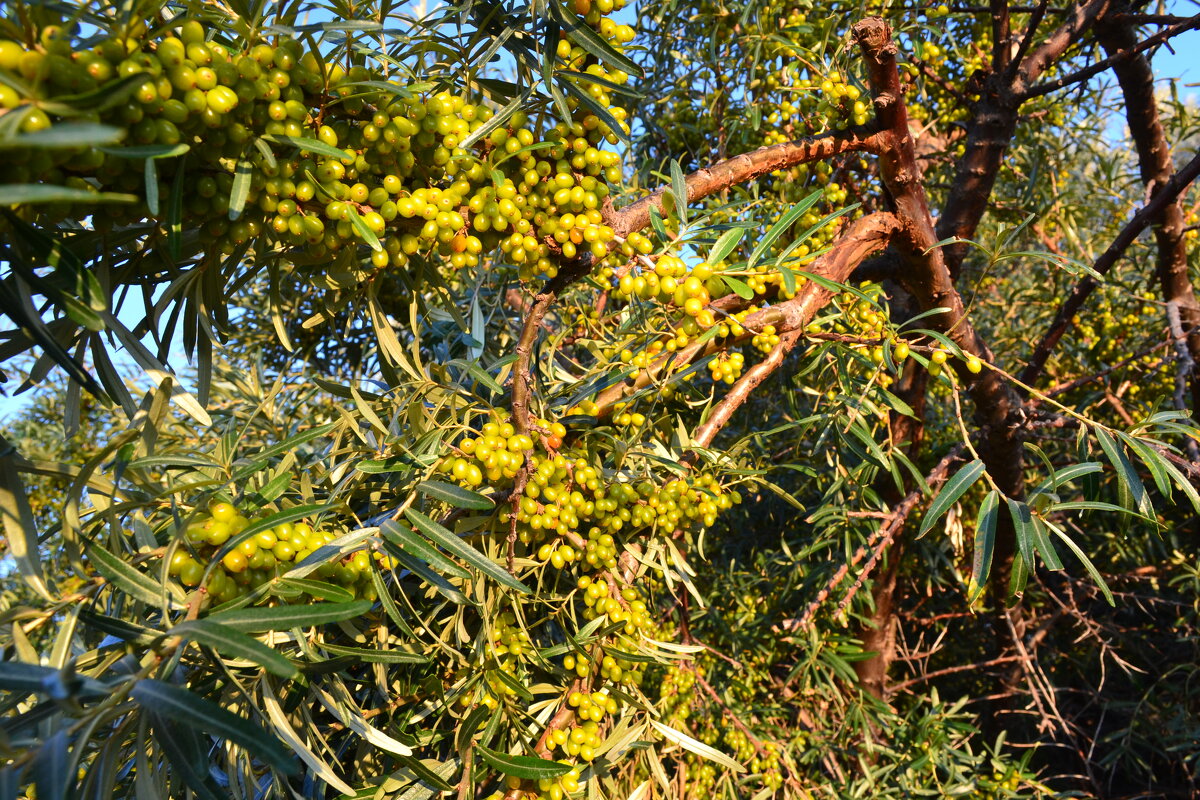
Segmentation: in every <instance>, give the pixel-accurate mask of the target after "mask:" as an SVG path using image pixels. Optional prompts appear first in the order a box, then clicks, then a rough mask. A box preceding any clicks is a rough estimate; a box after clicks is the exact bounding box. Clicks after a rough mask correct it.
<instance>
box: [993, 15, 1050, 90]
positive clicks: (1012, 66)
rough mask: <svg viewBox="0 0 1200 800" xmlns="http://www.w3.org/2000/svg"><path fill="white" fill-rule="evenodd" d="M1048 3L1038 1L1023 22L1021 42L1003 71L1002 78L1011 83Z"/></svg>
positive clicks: (1035, 33)
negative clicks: (1026, 19) (1026, 20)
mask: <svg viewBox="0 0 1200 800" xmlns="http://www.w3.org/2000/svg"><path fill="white" fill-rule="evenodd" d="M1048 5H1049V2H1048V0H1042V1H1041V2H1040V3H1038V5H1037V8H1035V9H1034V10H1033V12H1032V13H1031V14H1030V15H1029V21H1028V22H1026V23H1025V35H1024V36H1022V37H1021V43H1020V44H1019V45H1017V52H1016V54H1015V55H1014V56H1013V58H1012V61H1010V62H1009V64H1008V67H1007V69H1005V72H1004V79H1005V81H1006V82H1008V83H1010V84H1011V83H1012V81H1013V78H1015V77H1016V76H1017V70H1018V69H1019V68H1020V66H1021V62H1022V61H1024V60H1025V54H1026V53H1028V52H1029V48H1030V46H1031V45H1033V39H1034V37H1035V36H1037V31H1038V27H1039V26H1040V25H1041V24H1042V19H1043V18H1045V16H1046V7H1047V6H1048Z"/></svg>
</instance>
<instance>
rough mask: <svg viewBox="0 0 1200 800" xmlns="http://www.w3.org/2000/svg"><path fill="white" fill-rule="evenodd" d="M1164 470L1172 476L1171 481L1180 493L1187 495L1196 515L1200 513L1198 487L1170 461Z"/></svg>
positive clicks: (1164, 466)
mask: <svg viewBox="0 0 1200 800" xmlns="http://www.w3.org/2000/svg"><path fill="white" fill-rule="evenodd" d="M1163 468H1164V469H1166V471H1167V474H1168V475H1170V476H1171V480H1172V481H1174V482H1175V485H1176V486H1178V487H1179V489H1180V491H1182V492H1183V493H1184V494H1185V495H1187V498H1188V500H1189V501H1190V502H1191V504H1192V508H1194V509H1195V510H1196V513H1200V493H1198V492H1197V491H1196V487H1195V486H1193V485H1192V482H1191V481H1189V480H1188V479H1187V477H1186V476H1185V475H1184V474H1183V473H1182V472H1180V471H1179V469H1178V468H1177V467H1176V466H1175V465H1174V464H1172V463H1171V462H1169V461H1168V462H1166V463H1165V464H1164V465H1163Z"/></svg>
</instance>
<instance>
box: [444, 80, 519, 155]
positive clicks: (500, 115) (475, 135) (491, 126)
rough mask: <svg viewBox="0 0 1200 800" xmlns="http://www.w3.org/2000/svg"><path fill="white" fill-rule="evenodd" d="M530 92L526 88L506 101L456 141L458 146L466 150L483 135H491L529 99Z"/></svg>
mask: <svg viewBox="0 0 1200 800" xmlns="http://www.w3.org/2000/svg"><path fill="white" fill-rule="evenodd" d="M530 94H531V92H530V90H528V89H526V90H525V91H524V92H523V93H521V94H519V95H517V96H516V97H514V98H513V99H512V101H511V102H509V103H508V105H506V106H504V108H502V109H500V110H499V111H497V112H496V113H495V114H493V115H492V118H491V119H489V120H488V121H487V122H485V123H484V124H482V125H480V126H479V127H478V128H476V129H475V130H473V131H471V133H470V135H469V136H467V138H465V139H463V140H462V141H461V142H459V143H458V146H459V147H461V148H463V149H464V150H466V149H467V148H468V147H470V146H471V145H473V144H475V143H476V142H478V141H479V140H481V139H482V138H483V137H485V136H489V135H491V133H492V131H494V130H496V129H497V128H499V127H500V126H501V125H503V124H504V123H506V122H508V118H509V117H511V116H512V115H513V114H514V113H516V111H517V109H519V108H520V107H521V106H523V105H524V104H525V103H527V102H528V101H529V97H530Z"/></svg>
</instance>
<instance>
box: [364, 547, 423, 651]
mask: <svg viewBox="0 0 1200 800" xmlns="http://www.w3.org/2000/svg"><path fill="white" fill-rule="evenodd" d="M372 564H373V565H374V568H373V569H372V570H371V583H372V584H373V585H374V586H375V594H376V596H378V597H379V604H380V605H382V606H383V612H384V613H385V614H387V615H388V619H390V620H391V621H392V623H393V624H394V625H395V626H396V627H397V628H399V629H400V632H401V633H403V634H404V635H405V636H407V637H408V638H410V639H415V638H417V634H416V633H415V632H414V631H413V629H412V626H411V625H409V624H408V620H406V619H405V618H404V613H403V612H402V611H401V610H400V606H398V605H396V599H395V598H394V597H392V592H391V588H390V587H389V586H388V582H387V580H386V579H385V578H384V573H383V568H382V567H381V566H380V565H379V564H377V563H375V562H372Z"/></svg>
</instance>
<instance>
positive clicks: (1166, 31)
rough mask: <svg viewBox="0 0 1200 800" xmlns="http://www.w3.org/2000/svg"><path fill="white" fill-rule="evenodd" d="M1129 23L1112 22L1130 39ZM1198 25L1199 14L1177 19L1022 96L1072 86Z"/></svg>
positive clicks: (1033, 96) (1041, 94) (1031, 89)
mask: <svg viewBox="0 0 1200 800" xmlns="http://www.w3.org/2000/svg"><path fill="white" fill-rule="evenodd" d="M1128 24H1129V23H1127V22H1123V21H1122V22H1117V23H1115V24H1114V25H1113V26H1112V28H1113V29H1119V30H1121V31H1123V32H1124V33H1126V34H1128V35H1129V38H1130V39H1132V38H1133V34H1132V31H1131V30H1130V29H1129V27H1128ZM1197 27H1200V14H1196V15H1194V16H1191V17H1188V18H1187V19H1185V20H1184V21H1183V22H1177V23H1175V24H1174V25H1171V26H1170V27H1168V28H1163V29H1162V30H1161V31H1159V32H1158V33H1156V34H1154V35H1153V36H1149V37H1147V38H1146V39H1145V40H1143V41H1141V42H1137V43H1131V44H1130V45H1129V46H1127V47H1124V46H1123V47H1122V48H1121V49H1119V50H1118V51H1117V52H1115V53H1112V54H1111V55H1109V56H1108V57H1107V58H1102V59H1101V60H1099V61H1097V62H1096V63H1095V64H1092V65H1090V66H1087V67H1084V68H1083V69H1081V70H1079V71H1078V72H1072V73H1071V74H1069V75H1063V76H1061V77H1058V78H1054V79H1052V80H1049V81H1046V82H1045V83H1041V84H1038V85H1037V86H1032V87H1030V88H1028V89H1026V90H1025V91H1023V92H1021V95H1020V96H1021V99H1022V100H1031V99H1033V98H1035V97H1041V96H1043V95H1047V94H1051V93H1053V92H1057V91H1058V90H1059V89H1062V88H1063V87H1066V86H1072V85H1074V84H1076V83H1082V82H1083V81H1086V80H1088V79H1090V78H1094V77H1095V76H1097V75H1099V74H1100V73H1101V72H1104V71H1105V70H1107V69H1109V68H1110V67H1112V68H1115V67H1117V66H1119V65H1121V64H1123V63H1127V62H1129V61H1130V60H1132V59H1133V58H1135V57H1136V56H1138V55H1140V54H1141V53H1143V52H1144V51H1146V50H1149V49H1150V48H1152V47H1155V46H1156V45H1160V44H1162V43H1163V42H1165V41H1167V40H1169V39H1172V38H1174V37H1176V36H1178V35H1179V34H1181V33H1185V32H1187V31H1190V30H1192V29H1194V28H1197ZM1128 100H1129V98H1128V96H1126V101H1128Z"/></svg>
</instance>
